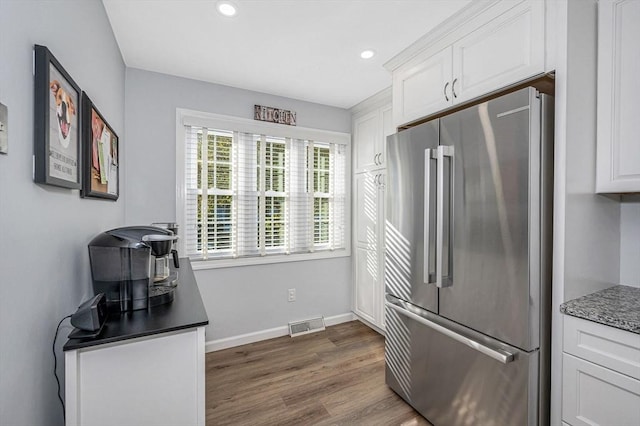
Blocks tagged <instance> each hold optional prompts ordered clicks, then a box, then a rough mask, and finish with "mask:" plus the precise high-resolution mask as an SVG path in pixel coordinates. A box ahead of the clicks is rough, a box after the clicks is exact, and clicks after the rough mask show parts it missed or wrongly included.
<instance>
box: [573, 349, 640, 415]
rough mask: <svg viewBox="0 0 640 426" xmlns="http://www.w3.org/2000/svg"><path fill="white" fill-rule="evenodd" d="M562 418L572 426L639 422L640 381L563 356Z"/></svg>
mask: <svg viewBox="0 0 640 426" xmlns="http://www.w3.org/2000/svg"><path fill="white" fill-rule="evenodd" d="M562 371H563V384H562V420H563V421H564V422H567V423H569V424H571V425H573V426H582V425H584V426H593V425H616V426H627V425H628V426H637V425H638V424H640V380H636V379H633V378H631V377H629V376H625V375H624V374H620V373H616V372H615V371H612V370H609V369H608V368H604V367H600V366H599V365H596V364H593V363H591V362H588V361H585V360H583V359H580V358H576V357H574V356H572V355H569V354H566V353H565V354H563V355H562Z"/></svg>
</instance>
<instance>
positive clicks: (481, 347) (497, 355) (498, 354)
mask: <svg viewBox="0 0 640 426" xmlns="http://www.w3.org/2000/svg"><path fill="white" fill-rule="evenodd" d="M388 297H389V296H387V298H388ZM384 304H385V306H386V307H388V308H390V309H393V310H394V311H396V312H398V313H399V314H401V315H404V316H406V317H407V318H410V319H412V320H414V321H416V322H419V323H420V324H422V325H425V326H427V327H429V328H431V329H433V330H435V331H437V332H439V333H442V334H444V335H445V336H447V337H450V338H451V339H453V340H455V341H457V342H460V343H462V344H465V345H467V346H469V347H470V348H472V349H475V350H477V351H478V352H481V353H483V354H485V355H487V356H489V357H491V358H493V359H495V360H496V361H499V362H501V363H502V364H508V363H510V362H512V361H513V360H514V359H515V356H514V354H512V353H510V352H507V351H505V350H503V349H494V348H491V347H489V346H487V345H485V344H483V343H480V342H478V341H477V340H473V339H470V338H469V337H466V336H463V335H461V334H458V333H456V332H455V331H453V330H449V329H448V328H447V327H443V326H442V325H440V324H437V323H435V322H433V321H430V320H428V319H426V318H424V317H422V316H420V315H418V314H415V313H413V312H411V311H408V310H406V309H404V308H402V307H401V306H398V305H396V304H394V303H392V302H390V301H389V300H386V301H385V302H384Z"/></svg>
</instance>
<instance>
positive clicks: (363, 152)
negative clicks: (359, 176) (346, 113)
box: [353, 110, 382, 173]
mask: <svg viewBox="0 0 640 426" xmlns="http://www.w3.org/2000/svg"><path fill="white" fill-rule="evenodd" d="M353 132H354V134H353V140H354V151H355V152H354V169H355V170H354V171H355V172H356V173H360V172H365V171H369V170H374V169H377V168H379V167H380V166H381V163H380V157H381V156H382V154H381V153H382V125H381V122H380V112H379V111H378V110H375V111H372V112H370V113H369V114H366V115H363V116H362V117H358V118H356V119H355V120H354V123H353Z"/></svg>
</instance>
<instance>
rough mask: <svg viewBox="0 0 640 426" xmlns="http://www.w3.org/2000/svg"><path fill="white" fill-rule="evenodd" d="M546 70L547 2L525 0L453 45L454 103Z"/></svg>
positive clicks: (452, 85)
mask: <svg viewBox="0 0 640 426" xmlns="http://www.w3.org/2000/svg"><path fill="white" fill-rule="evenodd" d="M543 71H544V2H543V1H537V0H532V1H525V2H522V3H520V4H518V5H517V6H515V7H513V8H511V9H509V10H508V11H507V12H505V13H503V14H501V15H500V16H498V17H496V18H494V19H493V20H491V21H489V22H487V23H485V24H484V25H482V26H480V27H479V28H478V29H476V30H475V31H473V32H471V33H469V34H468V35H467V36H465V37H463V38H461V39H460V40H458V41H457V42H456V43H454V44H453V81H452V82H451V89H452V96H453V98H454V100H453V101H454V103H458V102H462V101H466V100H469V99H473V98H476V97H478V96H481V95H484V94H486V93H488V92H491V91H493V90H497V89H499V88H501V87H504V86H508V85H509V84H513V83H516V82H518V81H520V80H523V79H525V78H527V77H530V76H532V75H535V74H538V73H541V72H543Z"/></svg>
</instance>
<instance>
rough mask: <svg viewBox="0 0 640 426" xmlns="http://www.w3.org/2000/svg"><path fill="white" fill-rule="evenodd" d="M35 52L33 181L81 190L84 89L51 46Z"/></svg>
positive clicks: (39, 47)
mask: <svg viewBox="0 0 640 426" xmlns="http://www.w3.org/2000/svg"><path fill="white" fill-rule="evenodd" d="M34 51H35V93H34V95H35V96H34V156H35V170H34V176H33V180H34V181H35V182H36V183H45V184H48V185H55V186H61V187H64V188H71V189H80V187H81V181H80V178H81V172H80V158H81V157H80V154H81V147H80V117H79V113H80V93H81V92H80V88H79V87H78V85H77V84H76V83H75V82H74V81H73V79H72V78H71V76H69V74H68V73H67V72H66V71H65V70H64V68H62V65H60V63H59V62H58V61H57V60H56V58H55V57H54V56H53V55H52V54H51V52H50V51H49V49H47V48H46V47H44V46H39V45H35V46H34Z"/></svg>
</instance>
